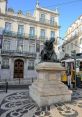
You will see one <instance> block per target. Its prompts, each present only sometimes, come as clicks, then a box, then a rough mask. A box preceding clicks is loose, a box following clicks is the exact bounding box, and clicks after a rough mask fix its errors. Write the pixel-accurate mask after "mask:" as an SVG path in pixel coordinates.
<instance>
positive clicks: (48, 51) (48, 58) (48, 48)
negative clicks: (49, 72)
mask: <svg viewBox="0 0 82 117" xmlns="http://www.w3.org/2000/svg"><path fill="white" fill-rule="evenodd" d="M54 41H55V38H51V39H50V40H46V41H45V43H44V48H43V49H42V51H41V61H45V62H57V61H58V60H57V55H56V53H55V51H54V47H53V43H54Z"/></svg>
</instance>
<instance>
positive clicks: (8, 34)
mask: <svg viewBox="0 0 82 117" xmlns="http://www.w3.org/2000/svg"><path fill="white" fill-rule="evenodd" d="M3 36H6V37H14V38H21V39H24V38H25V39H36V38H37V36H36V35H31V34H26V33H19V32H13V31H6V30H4V31H3Z"/></svg>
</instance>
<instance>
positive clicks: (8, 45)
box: [3, 40, 10, 50]
mask: <svg viewBox="0 0 82 117" xmlns="http://www.w3.org/2000/svg"><path fill="white" fill-rule="evenodd" d="M3 49H4V50H10V41H9V40H4V41H3Z"/></svg>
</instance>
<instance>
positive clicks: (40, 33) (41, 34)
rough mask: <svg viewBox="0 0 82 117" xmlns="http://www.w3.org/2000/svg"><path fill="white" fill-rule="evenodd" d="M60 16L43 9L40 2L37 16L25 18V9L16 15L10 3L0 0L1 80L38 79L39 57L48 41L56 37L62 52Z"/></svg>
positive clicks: (28, 14) (35, 11) (37, 7)
mask: <svg viewBox="0 0 82 117" xmlns="http://www.w3.org/2000/svg"><path fill="white" fill-rule="evenodd" d="M58 17H59V13H58V11H57V10H54V11H52V10H49V9H46V8H42V7H40V5H39V3H38V2H37V3H36V7H35V10H34V14H33V15H31V14H30V13H26V15H24V14H23V12H22V10H19V11H18V13H15V11H14V10H13V9H12V8H7V0H0V42H1V44H2V45H1V46H0V47H1V54H0V63H1V64H0V72H1V76H0V78H1V79H13V78H24V79H27V78H33V77H36V72H35V70H34V65H35V61H36V60H35V59H36V58H39V54H40V52H41V50H42V48H43V43H44V41H45V40H47V39H50V38H51V37H55V43H54V47H55V51H56V52H57V51H58V40H57V37H59V22H58ZM37 60H39V59H37Z"/></svg>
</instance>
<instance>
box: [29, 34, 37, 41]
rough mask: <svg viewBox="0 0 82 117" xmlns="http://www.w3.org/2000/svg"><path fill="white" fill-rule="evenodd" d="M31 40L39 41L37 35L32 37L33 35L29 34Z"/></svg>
mask: <svg viewBox="0 0 82 117" xmlns="http://www.w3.org/2000/svg"><path fill="white" fill-rule="evenodd" d="M29 39H33V40H34V39H37V36H36V35H32V34H29Z"/></svg>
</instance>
